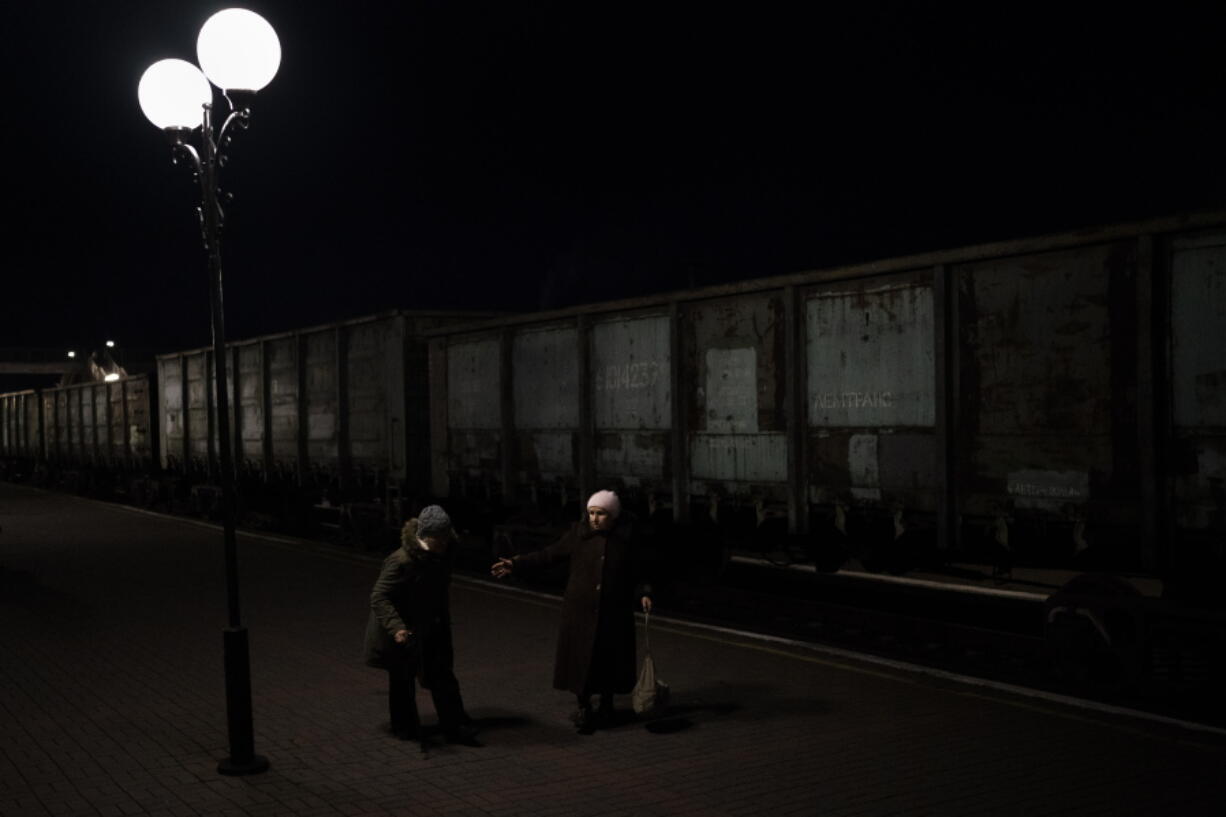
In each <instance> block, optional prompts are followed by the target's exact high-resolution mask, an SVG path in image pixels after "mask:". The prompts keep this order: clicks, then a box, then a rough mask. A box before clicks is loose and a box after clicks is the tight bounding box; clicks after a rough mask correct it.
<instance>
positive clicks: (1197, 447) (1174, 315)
mask: <svg viewBox="0 0 1226 817" xmlns="http://www.w3.org/2000/svg"><path fill="white" fill-rule="evenodd" d="M1171 251H1172V252H1171V301H1170V313H1171V314H1170V323H1171V329H1170V331H1171V341H1170V343H1171V391H1172V394H1171V402H1172V413H1173V417H1172V420H1173V425H1174V426H1175V429H1174V431H1175V436H1176V439H1175V448H1176V452H1175V455H1174V457H1173V460H1172V472H1173V473H1172V487H1173V489H1174V499H1175V508H1174V517H1175V524H1176V526H1177V527H1179V528H1182V529H1184V530H1188V531H1212V535H1213V536H1214V537H1215V538H1218V539H1220V537H1221V535H1222V534H1223V533H1226V502H1224V501H1223V493H1222V486H1223V485H1226V344H1223V343H1222V342H1221V338H1223V337H1226V233H1220V232H1217V233H1200V234H1195V235H1190V236H1184V237H1180V238H1179V239H1177V240H1176V241H1174V242H1173V244H1172V247H1171Z"/></svg>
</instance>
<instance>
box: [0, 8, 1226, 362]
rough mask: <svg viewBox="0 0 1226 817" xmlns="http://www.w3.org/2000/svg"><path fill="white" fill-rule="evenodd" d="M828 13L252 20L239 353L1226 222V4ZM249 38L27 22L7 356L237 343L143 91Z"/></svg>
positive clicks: (13, 40)
mask: <svg viewBox="0 0 1226 817" xmlns="http://www.w3.org/2000/svg"><path fill="white" fill-rule="evenodd" d="M796 5H800V4H790V3H789V4H781V5H779V6H778V7H775V6H772V5H770V4H748V3H746V4H737V5H733V6H730V7H729V6H728V4H712V3H701V4H699V3H692V4H691V3H682V4H667V3H652V4H641V5H640V4H635V3H604V2H593V1H592V0H583V2H573V0H570V1H568V2H541V3H526V2H512V1H511V0H507V2H491V3H483V4H470V3H461V2H454V1H453V2H430V3H423V2H353V1H347V2H335V1H334V0H316V2H255V3H251V4H249V5H248V7H249V8H252V9H253V10H255V11H257V12H259V13H261V14H263V15H264V16H265V17H266V18H267V19H268V20H269V21H270V22H271V23H272V24H273V26H274V27H275V28H276V29H277V32H278V34H279V36H280V38H281V42H282V48H283V59H282V65H281V70H280V72H279V74H278V75H277V77H276V78H275V79H274V80H273V82H272V84H271V85H270V86H269V87H268V88H267V89H266V90H265V92H263V93H262V94H261V96H260V98H258V99H257V101H256V105H255V108H254V117H253V124H252V128H251V130H250V131H249V132H248V133H247V134H245V135H243V136H242V137H241V141H240V142H239V144H238V145H237V146H236V149H235V150H234V152H233V161H232V162H231V164H230V165H229V166H228V167H227V168H226V170H225V172H224V174H223V177H222V182H223V185H224V186H225V187H226V188H227V189H229V190H231V191H233V192H234V193H235V195H236V200H235V202H234V203H233V204H232V205H231V206H230V207H229V208H228V216H229V223H228V229H227V234H226V241H225V243H224V245H223V252H224V257H223V262H224V268H225V276H226V279H225V280H226V317H227V322H228V335H229V336H230V337H231V338H241V337H250V336H252V335H257V334H263V333H268V332H275V331H281V330H286V329H292V328H295V327H301V326H307V325H311V324H315V323H326V322H331V321H334V320H339V319H342V318H347V317H353V316H358V315H363V314H370V313H374V312H378V311H382V310H387V309H393V308H403V309H452V308H463V309H468V308H471V309H499V310H531V309H538V308H549V307H558V306H565V305H569V304H573V303H579V302H584V301H595V300H603V299H609V298H619V297H630V296H636V295H642V294H648V293H654V292H662V291H667V290H674V289H684V288H687V287H691V286H702V285H707V284H713V283H720V282H726V281H735V280H741V279H746V278H753V277H758V276H765V275H774V274H781V273H787V272H797V271H802V270H807V269H817V268H822V267H829V266H834V265H838V264H842V263H847V262H853V261H862V260H871V259H876V258H884V257H889V256H892V255H898V254H903V253H911V252H918V251H924V250H932V249H941V248H949V247H956V246H961V245H965V244H970V243H977V242H982V241H991V240H997V239H1010V238H1021V237H1025V236H1031V235H1039V234H1043V233H1049V232H1056V231H1062V230H1066V229H1073V228H1081V227H1092V226H1095V225H1101V224H1109V223H1113V222H1118V221H1126V220H1132V219H1141V218H1148V217H1155V216H1167V215H1177V214H1180V213H1185V212H1191V211H1197V210H1204V209H1213V208H1220V207H1223V206H1226V170H1224V168H1223V159H1224V153H1226V152H1224V151H1223V144H1226V138H1224V136H1226V134H1224V133H1223V124H1224V116H1223V110H1222V109H1223V104H1224V102H1226V99H1224V89H1226V54H1224V52H1223V49H1222V43H1223V41H1224V35H1226V4H1222V3H1215V4H1196V5H1188V6H1181V5H1178V4H1175V5H1172V4H1163V5H1162V6H1161V9H1160V10H1157V9H1156V8H1151V9H1148V10H1145V9H1142V10H1128V9H1125V8H1124V6H1123V5H1122V4H1116V5H1113V6H1110V7H1107V6H1104V7H1102V8H1095V9H1088V8H1083V9H1079V10H1073V11H1070V9H1068V8H1063V7H1056V6H1052V7H1045V6H1043V5H1041V4H1025V5H1019V6H1018V7H1016V8H1013V9H1005V8H1003V7H997V6H998V4H980V6H981V8H979V9H977V10H976V9H967V8H961V7H958V8H955V7H954V5H955V4H940V5H939V6H938V5H936V4H933V5H932V6H927V7H926V6H923V5H920V4H911V3H903V4H854V5H853V4H849V7H847V8H844V7H838V6H833V7H830V8H826V7H825V6H826V5H828V4H805V5H812V6H813V7H814V8H813V10H810V11H808V12H804V13H800V12H797V11H795V10H794V9H793V7H794V6H796ZM958 5H959V6H960V4H958ZM225 6H226V4H225V3H203V2H190V1H189V2H184V1H183V0H174V1H173V2H168V1H162V2H153V1H152V0H150V1H148V2H70V3H38V4H35V3H23V4H16V3H6V4H4V11H3V12H0V14H2V15H3V20H2V22H3V30H4V33H3V35H2V36H3V38H4V48H3V52H4V57H3V59H4V60H5V61H6V63H7V64H6V65H5V66H4V68H5V77H6V80H7V82H6V88H7V94H6V98H5V109H6V116H5V119H6V127H5V136H4V139H5V146H4V147H5V161H4V163H3V174H4V176H3V180H4V193H5V196H6V198H7V199H8V207H7V208H6V215H5V216H4V221H3V224H4V243H3V247H4V260H3V270H4V272H3V291H2V294H0V298H2V303H3V307H2V308H0V333H2V334H0V346H52V347H55V346H58V345H60V344H63V345H65V346H68V345H79V346H89V345H91V344H92V345H97V344H99V343H100V342H101V341H102V340H103V339H104V338H108V337H113V338H114V339H116V340H117V341H119V342H120V343H121V344H125V345H127V346H129V347H137V346H140V347H149V348H152V349H153V350H154V351H173V350H176V349H184V348H192V347H197V346H202V345H205V344H207V343H208V342H209V337H210V336H209V320H208V302H207V289H206V278H205V258H204V255H203V253H202V252H201V249H200V241H199V234H198V228H197V224H196V217H195V215H194V212H193V210H194V207H195V206H196V203H197V200H198V196H197V191H196V188H195V187H194V186H193V184H192V183H191V181H190V177H189V175H188V174H187V173H186V171H184V170H182V169H181V168H175V167H173V166H171V164H170V154H169V150H168V148H167V147H166V145H165V144H164V141H163V139H162V137H161V134H159V133H158V132H157V131H156V130H155V129H154V128H153V126H151V125H150V124H149V123H148V121H147V120H146V119H145V118H144V116H143V115H142V113H141V112H140V109H139V107H138V105H137V100H136V86H137V82H138V80H139V79H140V76H141V74H142V73H143V71H144V69H145V68H146V67H147V66H148V65H149V64H150V63H152V62H154V61H155V60H157V59H161V58H163V57H168V56H178V57H182V58H185V59H188V60H191V61H193V62H194V61H195V38H196V33H197V31H198V30H199V26H200V25H201V23H203V21H204V20H205V19H206V18H207V17H208V16H209V14H211V13H212V12H214V11H216V10H219V9H221V8H224V7H225ZM987 6H992V7H994V8H991V9H990V10H989V9H987V8H985V7H987ZM666 7H667V9H666ZM785 9H787V10H785ZM217 102H218V103H219V105H223V104H224V102H223V100H222V99H221V96H220V94H218V95H217Z"/></svg>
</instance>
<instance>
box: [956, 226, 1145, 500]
mask: <svg viewBox="0 0 1226 817" xmlns="http://www.w3.org/2000/svg"><path fill="white" fill-rule="evenodd" d="M1129 255H1131V256H1132V257H1134V258H1135V244H1134V243H1129V244H1127V245H1104V246H1093V247H1085V248H1079V249H1075V250H1068V251H1061V252H1054V253H1044V254H1040V255H1031V256H1023V257H1019V258H1004V259H998V260H994V261H990V262H984V263H980V264H974V265H968V266H965V267H962V268H960V269H959V270H957V275H958V279H959V304H960V310H959V312H960V314H959V326H960V335H961V337H960V344H961V349H960V355H961V357H962V361H963V364H962V371H961V372H960V383H961V389H962V392H963V393H962V394H961V395H960V401H961V403H962V405H963V406H965V409H964V417H963V421H962V423H961V427H960V432H961V434H962V436H963V441H964V443H966V444H968V445H969V452H970V453H969V460H968V462H967V465H968V468H967V469H966V470H964V472H963V474H962V480H963V485H964V487H965V489H966V494H965V505H964V512H965V513H968V514H976V515H994V514H999V513H1001V512H1002V511H1003V510H1004V509H1005V508H1007V507H1009V506H1013V507H1021V505H1020V504H1019V503H1024V504H1027V505H1034V504H1035V500H1036V499H1054V498H1055V496H1056V494H1058V493H1060V492H1064V493H1065V494H1066V496H1065V499H1064V502H1063V503H1061V505H1060V507H1061V508H1064V507H1065V506H1067V505H1081V506H1084V505H1085V504H1086V502H1088V501H1089V500H1090V499H1093V498H1094V497H1092V496H1081V495H1075V494H1069V493H1068V491H1069V487H1068V486H1070V485H1072V484H1076V485H1089V486H1090V488H1089V489H1087V490H1089V491H1090V492H1091V493H1094V491H1095V486H1098V493H1099V494H1101V495H1100V496H1099V497H1098V498H1099V499H1101V500H1103V501H1106V500H1109V499H1112V500H1115V499H1118V498H1116V497H1111V496H1110V492H1109V491H1108V490H1107V486H1108V484H1109V481H1110V477H1111V475H1112V474H1113V469H1114V457H1113V453H1114V452H1113V436H1112V429H1113V422H1112V421H1113V416H1114V415H1113V409H1114V406H1113V403H1112V400H1113V393H1114V392H1113V387H1112V385H1113V384H1112V380H1111V376H1112V347H1111V332H1110V329H1111V309H1110V290H1109V286H1110V280H1109V270H1110V269H1111V267H1112V266H1113V265H1117V264H1118V258H1121V257H1124V258H1126V257H1128V256H1129ZM1070 473H1076V474H1078V475H1085V476H1084V477H1083V476H1078V477H1077V478H1076V479H1074V478H1073V477H1072V476H1070ZM1023 477H1024V478H1023ZM1078 490H1080V489H1078ZM1054 504H1055V503H1054V502H1048V503H1043V508H1041V509H1047V508H1050V507H1051V506H1053V505H1054ZM1115 504H1116V505H1118V506H1119V508H1118V509H1117V510H1121V511H1122V510H1126V508H1125V507H1124V505H1125V503H1122V502H1118V501H1117V502H1116V503H1115ZM1104 507H1106V506H1105V505H1104Z"/></svg>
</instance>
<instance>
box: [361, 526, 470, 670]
mask: <svg viewBox="0 0 1226 817" xmlns="http://www.w3.org/2000/svg"><path fill="white" fill-rule="evenodd" d="M415 523H416V520H410V521H409V523H408V524H407V526H406V529H405V532H404V537H403V541H404V542H405V544H403V545H401V546H400V547H399V548H398V549H397V550H395V551H394V552H392V554H391V555H390V556H388V557H387V558H386V559H384V560H383V568H382V570H380V572H379V578H378V579H377V580H376V581H375V586H374V588H373V589H372V590H371V592H370V618H369V620H368V621H367V624H366V663H367V665H369V666H372V667H381V668H382V669H386V670H387V671H388V672H390V673H392V675H393V676H394V677H396V678H399V679H404V680H407V679H410V678H412V677H413V676H414V675H416V676H417V680H418V682H419V683H420V684H421V685H422V686H423V687H425V688H426V689H430V688H431V686H432V685H433V682H434V679H435V677H436V676H438V675H439V674H449V673H450V671H451V670H452V668H453V666H454V663H455V651H454V649H453V647H452V642H451V603H450V592H449V590H450V586H451V559H450V557H449V556H448V555H446V554H438V553H434V552H431V551H428V550H425V549H423V548H422V547H421V546H420V545H419V544H418V543H417V526H416V524H415ZM397 630H409V631H410V633H411V635H410V637H409V641H408V643H407V644H397V643H396V641H395V638H394V635H395V633H396V631H397Z"/></svg>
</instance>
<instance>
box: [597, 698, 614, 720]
mask: <svg viewBox="0 0 1226 817" xmlns="http://www.w3.org/2000/svg"><path fill="white" fill-rule="evenodd" d="M613 722H614V715H613V693H611V692H608V693H601V695H600V709H599V710H597V712H596V725H597V726H599V727H600V728H601V729H606V728H608V727H610V726H612V725H613Z"/></svg>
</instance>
